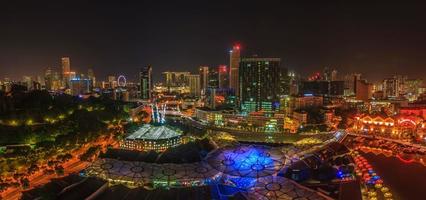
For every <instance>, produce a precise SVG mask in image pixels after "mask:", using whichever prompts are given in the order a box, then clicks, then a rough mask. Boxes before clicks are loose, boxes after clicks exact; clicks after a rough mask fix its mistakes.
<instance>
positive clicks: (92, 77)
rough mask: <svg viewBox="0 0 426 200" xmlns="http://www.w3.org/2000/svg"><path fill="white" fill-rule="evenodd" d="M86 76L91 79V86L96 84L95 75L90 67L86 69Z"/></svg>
mask: <svg viewBox="0 0 426 200" xmlns="http://www.w3.org/2000/svg"><path fill="white" fill-rule="evenodd" d="M87 78H89V79H90V80H92V86H93V87H94V86H95V85H96V77H95V73H94V72H93V69H92V68H89V69H88V70H87Z"/></svg>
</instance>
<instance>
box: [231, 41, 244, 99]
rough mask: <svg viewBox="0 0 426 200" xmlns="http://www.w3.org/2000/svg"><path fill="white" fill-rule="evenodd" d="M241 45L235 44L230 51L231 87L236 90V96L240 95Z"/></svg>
mask: <svg viewBox="0 0 426 200" xmlns="http://www.w3.org/2000/svg"><path fill="white" fill-rule="evenodd" d="M240 49H241V47H240V45H238V44H237V45H234V46H233V48H232V50H231V51H229V68H230V70H229V87H230V88H231V89H233V90H234V92H235V96H237V97H238V96H239V92H240V91H239V84H240V82H239V72H238V69H239V67H240V56H241V55H240V54H241V52H240Z"/></svg>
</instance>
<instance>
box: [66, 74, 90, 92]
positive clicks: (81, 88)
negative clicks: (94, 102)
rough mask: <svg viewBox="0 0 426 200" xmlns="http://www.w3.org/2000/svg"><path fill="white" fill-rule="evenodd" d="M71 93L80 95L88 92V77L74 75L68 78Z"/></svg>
mask: <svg viewBox="0 0 426 200" xmlns="http://www.w3.org/2000/svg"><path fill="white" fill-rule="evenodd" d="M70 89H71V95H74V96H75V95H80V94H86V93H90V92H91V91H92V83H91V80H90V79H87V78H80V77H76V78H73V79H71V80H70Z"/></svg>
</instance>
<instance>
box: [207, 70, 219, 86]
mask: <svg viewBox="0 0 426 200" xmlns="http://www.w3.org/2000/svg"><path fill="white" fill-rule="evenodd" d="M207 87H208V88H219V72H218V68H210V69H209V76H208V83H207Z"/></svg>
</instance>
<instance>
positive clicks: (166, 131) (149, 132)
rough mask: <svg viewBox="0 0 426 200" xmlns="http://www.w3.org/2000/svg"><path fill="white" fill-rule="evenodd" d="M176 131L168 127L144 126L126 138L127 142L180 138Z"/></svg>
mask: <svg viewBox="0 0 426 200" xmlns="http://www.w3.org/2000/svg"><path fill="white" fill-rule="evenodd" d="M180 135H181V133H179V132H178V131H176V130H173V129H171V128H169V127H168V126H154V125H149V124H145V125H144V126H142V127H141V128H140V129H139V130H137V131H135V132H134V133H132V134H131V135H129V136H127V137H126V139H127V140H162V139H169V138H173V137H178V136H180Z"/></svg>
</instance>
